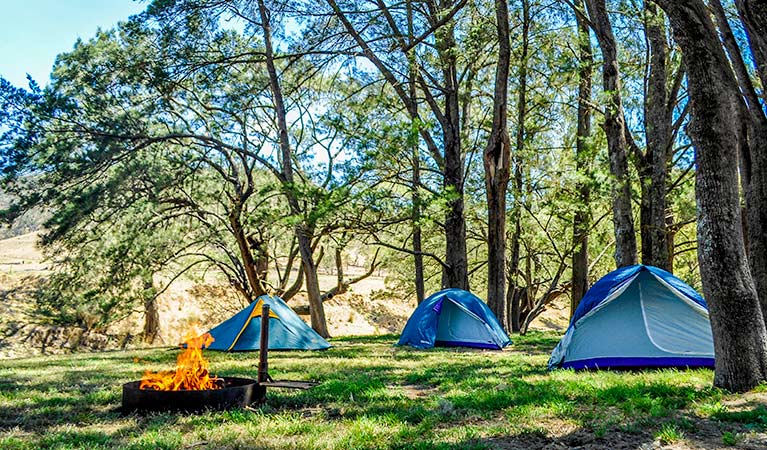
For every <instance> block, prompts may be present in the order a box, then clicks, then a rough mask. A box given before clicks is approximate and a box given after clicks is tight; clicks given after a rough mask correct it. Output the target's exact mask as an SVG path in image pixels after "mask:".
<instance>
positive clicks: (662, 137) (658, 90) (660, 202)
mask: <svg viewBox="0 0 767 450" xmlns="http://www.w3.org/2000/svg"><path fill="white" fill-rule="evenodd" d="M645 13H646V15H647V17H646V19H645V24H646V26H645V33H646V35H647V40H648V42H649V46H650V61H648V64H649V76H648V80H647V95H646V96H645V105H644V109H645V115H644V117H645V133H646V141H647V150H646V153H645V156H644V160H645V162H646V164H647V165H649V167H648V168H647V172H646V175H648V180H647V181H649V186H647V188H646V187H645V186H646V185H645V179H644V178H643V179H642V206H643V214H642V219H646V220H642V225H641V227H640V228H641V230H642V262H643V263H644V264H647V265H651V266H655V267H660V268H662V269H665V270H669V269H670V266H669V249H668V243H667V238H666V233H667V230H666V179H667V178H668V153H669V150H670V148H671V144H672V143H671V139H672V137H671V136H672V126H673V116H672V113H673V107H669V99H668V87H667V85H668V70H667V67H666V58H667V56H668V44H667V43H666V27H665V17H664V16H663V14H658V11H657V9H656V7H655V5H653V4H651V3H649V2H647V1H645ZM645 195H647V196H648V199H647V202H646V203H647V208H648V209H647V211H644V206H645ZM645 214H646V216H645Z"/></svg>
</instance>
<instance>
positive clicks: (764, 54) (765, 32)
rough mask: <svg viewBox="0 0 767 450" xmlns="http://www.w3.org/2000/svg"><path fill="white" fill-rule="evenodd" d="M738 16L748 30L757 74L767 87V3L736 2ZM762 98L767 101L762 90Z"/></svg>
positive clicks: (740, 0) (752, 1)
mask: <svg viewBox="0 0 767 450" xmlns="http://www.w3.org/2000/svg"><path fill="white" fill-rule="evenodd" d="M735 6H736V7H737V8H738V15H739V16H740V20H741V22H743V25H744V26H745V28H746V35H747V36H748V43H749V47H750V48H751V53H752V54H753V56H754V62H755V63H756V73H757V74H758V75H759V80H760V81H761V82H762V87H763V88H764V86H767V3H765V2H763V1H755V0H735ZM762 98H763V99H765V100H767V92H765V90H764V89H762Z"/></svg>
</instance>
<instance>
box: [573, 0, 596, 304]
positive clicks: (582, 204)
mask: <svg viewBox="0 0 767 450" xmlns="http://www.w3.org/2000/svg"><path fill="white" fill-rule="evenodd" d="M573 9H574V13H575V22H576V26H577V29H578V119H577V120H578V126H577V130H576V142H575V170H576V176H577V177H578V180H577V181H576V191H577V193H578V194H577V200H576V211H575V214H574V215H573V244H574V245H575V251H573V258H572V290H571V293H570V315H571V316H572V314H573V313H574V312H575V309H576V308H577V307H578V304H579V303H580V301H581V299H582V298H583V296H584V295H585V294H586V291H587V290H588V289H589V274H588V266H589V229H590V228H591V208H590V207H589V202H590V199H591V183H592V181H591V173H590V172H591V167H590V166H591V165H592V163H591V160H592V159H593V157H594V152H593V149H594V146H593V145H592V140H591V115H592V111H591V105H590V103H591V96H592V92H591V91H592V77H593V68H592V65H593V64H594V55H593V50H592V47H591V34H590V32H589V26H588V24H587V23H586V20H585V6H584V3H583V0H577V1H576V2H574V4H573ZM581 177H583V178H581Z"/></svg>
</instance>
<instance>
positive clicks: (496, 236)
mask: <svg viewBox="0 0 767 450" xmlns="http://www.w3.org/2000/svg"><path fill="white" fill-rule="evenodd" d="M522 11H523V20H522V36H523V38H522V56H521V60H520V66H519V83H520V85H519V110H520V113H519V115H521V116H522V119H523V120H524V110H525V101H526V98H525V96H526V84H527V49H528V39H527V37H528V34H529V29H530V27H529V23H530V13H529V8H528V5H527V0H522ZM495 18H496V29H497V34H498V63H497V65H496V69H495V93H494V94H493V125H492V129H491V130H490V138H489V139H488V143H487V147H486V148H485V152H484V155H483V163H484V168H485V193H486V196H487V216H488V219H487V220H488V223H487V247H488V248H487V258H488V261H487V305H488V306H489V307H490V310H491V311H493V313H494V314H495V316H496V317H497V318H498V320H499V322H500V323H501V324H502V325H504V327H505V326H507V318H506V312H507V311H506V295H505V291H506V191H507V189H508V186H509V178H510V175H511V169H510V165H511V161H510V160H511V148H510V147H511V139H510V138H509V130H508V125H507V114H508V79H509V64H510V62H511V43H510V41H509V5H508V2H507V0H496V2H495ZM523 123H524V122H521V123H520V136H519V138H520V139H524V136H523V135H522V131H521V130H522V129H524V125H523Z"/></svg>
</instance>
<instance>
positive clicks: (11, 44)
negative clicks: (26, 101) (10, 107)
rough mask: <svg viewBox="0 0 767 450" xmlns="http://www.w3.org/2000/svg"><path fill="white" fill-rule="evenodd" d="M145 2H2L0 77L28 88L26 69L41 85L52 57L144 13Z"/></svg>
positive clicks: (0, 9)
mask: <svg viewBox="0 0 767 450" xmlns="http://www.w3.org/2000/svg"><path fill="white" fill-rule="evenodd" d="M147 1H148V0H141V1H136V0H0V76H2V77H3V78H5V79H7V80H8V81H10V82H11V83H13V84H14V85H16V86H27V80H26V78H27V73H29V74H30V75H31V76H32V78H34V79H35V81H37V82H38V83H39V84H40V85H41V86H45V85H46V84H47V83H48V80H49V75H50V73H51V68H52V67H53V62H54V61H55V60H56V55H58V54H59V53H63V52H67V51H69V50H71V49H72V46H73V45H74V43H75V41H76V40H77V38H82V39H84V40H87V39H90V38H91V37H93V36H95V35H96V30H98V29H99V28H102V29H109V28H112V27H113V26H114V25H116V24H117V22H120V21H123V20H126V19H127V18H128V17H129V16H131V15H132V14H136V13H139V12H141V11H143V10H144V9H145V8H146V6H147Z"/></svg>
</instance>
